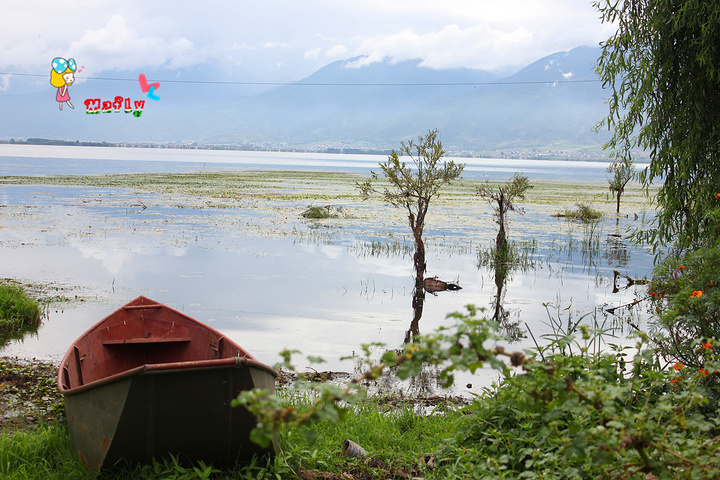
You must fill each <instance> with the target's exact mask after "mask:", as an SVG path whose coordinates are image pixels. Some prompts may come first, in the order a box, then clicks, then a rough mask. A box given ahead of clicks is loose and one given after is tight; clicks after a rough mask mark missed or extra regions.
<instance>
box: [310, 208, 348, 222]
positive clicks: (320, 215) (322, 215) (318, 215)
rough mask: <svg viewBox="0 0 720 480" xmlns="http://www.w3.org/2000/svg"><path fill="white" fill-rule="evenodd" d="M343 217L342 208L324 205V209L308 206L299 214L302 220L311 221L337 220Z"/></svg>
mask: <svg viewBox="0 0 720 480" xmlns="http://www.w3.org/2000/svg"><path fill="white" fill-rule="evenodd" d="M341 215H344V210H343V208H342V207H336V206H333V205H325V206H324V207H315V206H310V207H308V208H307V209H306V210H305V211H304V212H302V213H301V214H300V216H302V217H303V218H307V219H312V220H323V219H326V218H339V217H340V216H341Z"/></svg>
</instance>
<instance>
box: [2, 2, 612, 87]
mask: <svg viewBox="0 0 720 480" xmlns="http://www.w3.org/2000/svg"><path fill="white" fill-rule="evenodd" d="M6 3H7V5H5V7H4V8H3V11H2V14H1V15H0V72H13V73H26V74H28V73H30V74H45V73H48V72H46V70H47V71H49V68H50V62H51V60H52V58H54V57H57V56H62V57H66V58H70V57H73V58H75V59H76V60H77V63H78V67H84V68H83V72H81V73H82V76H85V75H87V76H97V75H112V74H113V72H114V73H115V74H119V73H123V72H125V73H132V74H136V73H137V72H140V71H144V70H147V71H151V70H153V69H162V70H168V69H183V68H189V67H192V68H193V71H194V72H198V71H199V72H202V69H203V68H207V71H208V72H209V71H210V70H211V69H216V70H217V71H222V72H223V73H224V74H226V75H231V76H232V78H234V79H235V80H237V81H261V82H287V81H293V80H298V79H300V78H303V77H305V76H307V75H309V74H310V73H312V72H313V71H315V70H317V69H318V68H320V67H322V66H323V65H326V64H328V63H330V62H332V61H335V60H339V59H346V58H350V57H354V56H357V55H367V58H366V59H365V61H366V62H373V61H379V60H383V59H391V60H404V59H409V58H420V59H422V60H423V65H425V66H427V67H430V68H445V67H470V68H481V69H486V70H493V71H496V72H500V71H502V72H503V73H507V72H508V71H509V70H512V69H513V68H517V67H520V66H523V65H526V64H527V63H530V62H532V61H534V60H537V59H539V58H540V57H542V56H545V55H549V54H551V53H554V52H557V51H562V50H568V49H571V48H573V47H576V46H581V45H597V44H598V43H599V42H600V41H602V40H604V39H606V38H607V37H608V36H609V35H610V33H611V26H609V25H603V24H601V22H600V20H599V14H598V13H597V11H596V10H595V9H594V8H593V6H592V3H591V0H262V1H261V0H254V1H244V0H203V1H199V0H195V1H187V2H184V1H159V0H156V1H137V0H62V1H46V0H18V1H12V2H6ZM198 80H200V79H198ZM7 81H8V77H7V76H0V88H2V87H3V82H4V83H5V85H7Z"/></svg>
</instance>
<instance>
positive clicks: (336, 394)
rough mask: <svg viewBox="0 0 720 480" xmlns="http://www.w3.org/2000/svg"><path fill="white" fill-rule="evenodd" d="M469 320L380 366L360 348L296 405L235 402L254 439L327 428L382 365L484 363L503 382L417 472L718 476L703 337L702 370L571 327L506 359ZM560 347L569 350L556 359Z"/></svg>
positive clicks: (718, 438)
mask: <svg viewBox="0 0 720 480" xmlns="http://www.w3.org/2000/svg"><path fill="white" fill-rule="evenodd" d="M476 313H477V312H476V311H475V309H473V308H469V310H468V314H466V315H461V314H454V315H452V317H453V318H455V319H456V320H457V324H456V325H455V326H454V327H447V328H441V329H439V330H438V331H437V332H435V333H432V334H428V335H423V336H419V337H417V338H416V341H415V343H413V344H409V345H407V346H406V347H405V349H404V350H403V351H399V352H398V351H388V352H386V353H385V354H384V355H383V357H382V363H380V364H377V363H373V362H372V361H371V360H369V356H368V354H369V352H370V350H371V349H370V346H366V347H365V348H366V356H367V358H368V360H367V365H368V369H367V371H366V372H365V373H364V374H363V375H362V376H360V377H359V378H357V379H355V380H354V381H352V382H350V383H349V384H348V386H347V387H346V388H345V389H342V388H340V387H337V386H326V387H323V390H322V391H321V392H319V393H318V394H317V395H316V396H315V397H314V399H313V401H312V402H310V403H309V404H307V405H305V406H303V407H299V406H288V405H287V404H285V403H283V402H282V401H280V400H279V399H278V398H277V397H270V396H268V395H267V394H260V395H258V394H257V392H255V393H252V392H246V393H243V394H242V395H241V396H240V398H239V401H238V403H241V404H244V405H246V406H247V407H248V408H249V409H250V410H251V411H253V413H255V414H256V415H257V416H258V418H259V424H258V432H260V433H261V434H260V435H258V438H262V437H265V438H269V436H271V435H272V434H273V433H274V432H275V430H282V429H284V428H286V427H288V426H290V427H293V429H294V430H297V429H305V428H308V427H309V426H310V427H311V426H312V425H314V424H316V423H317V422H319V421H328V420H329V421H331V422H332V423H336V422H339V421H340V420H341V419H342V418H343V416H344V412H347V409H348V408H349V407H350V406H351V405H353V404H354V403H356V401H357V399H358V398H361V394H362V390H361V389H360V388H359V386H358V385H359V382H360V381H361V380H363V379H373V378H378V377H379V376H380V375H382V374H383V372H384V371H385V369H387V368H389V367H393V368H396V370H395V373H396V374H397V375H398V376H399V377H400V378H407V377H409V376H411V375H416V374H417V373H418V372H419V371H420V369H421V368H422V367H423V365H426V364H432V365H437V366H439V367H440V369H441V373H440V377H441V378H442V379H443V380H444V381H445V384H446V385H449V384H452V383H453V381H454V374H455V372H457V371H461V370H468V371H471V372H473V371H475V370H477V369H478V368H480V367H482V366H483V365H490V366H493V367H495V368H498V369H500V370H501V371H502V372H503V373H504V376H505V379H504V380H503V381H502V382H501V384H500V385H499V386H498V387H497V389H495V390H488V391H487V392H486V393H485V395H483V396H480V397H477V398H476V399H475V400H474V401H473V402H472V404H471V405H470V406H469V407H467V408H466V409H465V410H464V411H465V413H466V415H465V416H464V420H463V421H462V423H461V424H460V425H459V428H457V429H456V430H455V431H454V432H448V434H447V436H446V437H445V438H444V439H436V442H437V444H438V445H439V447H438V448H437V449H436V451H435V452H434V454H433V458H434V461H433V462H432V463H433V464H434V465H435V469H434V470H432V471H428V472H425V473H426V475H425V476H426V477H428V478H429V477H430V476H432V477H435V478H513V479H514V478H545V479H555V478H557V479H561V478H562V479H573V478H577V479H586V478H587V479H590V478H623V479H638V480H640V479H643V480H647V479H648V478H652V479H665V478H667V479H670V478H693V479H695V478H697V479H708V480H709V479H712V478H718V476H719V475H720V435H719V432H720V430H719V428H720V420H718V415H717V414H718V411H717V409H718V406H717V403H716V402H712V403H709V402H708V398H711V399H713V398H715V393H714V391H715V389H716V388H717V385H718V373H720V356H718V354H716V353H715V350H714V349H713V345H715V342H716V341H715V340H707V341H706V342H705V343H704V344H703V345H705V348H704V350H705V351H706V354H705V363H704V364H703V367H702V369H694V368H689V367H684V366H682V365H681V364H679V363H676V364H673V363H670V364H668V363H667V362H664V361H663V360H662V356H661V355H660V352H659V351H657V350H654V349H651V348H649V347H648V337H647V335H645V334H642V333H641V334H638V341H637V345H636V348H635V350H634V351H631V350H632V349H631V348H629V347H621V346H612V350H611V351H610V352H609V353H600V352H595V353H593V352H591V348H593V346H594V345H597V339H596V338H593V332H592V331H591V330H590V329H589V328H587V327H581V328H579V329H578V330H579V332H581V333H582V337H581V338H580V339H574V338H572V337H570V336H559V337H558V338H556V339H555V340H554V342H553V343H552V344H551V345H550V347H548V348H547V349H543V351H535V352H534V356H527V355H526V354H524V353H521V352H512V353H511V352H506V351H505V348H504V347H502V346H501V345H499V344H498V342H499V341H500V338H499V337H498V336H497V334H496V331H497V324H496V323H495V322H488V321H486V320H483V319H477V318H475V317H476ZM570 343H572V344H573V345H574V348H573V350H575V351H576V352H579V353H578V354H576V355H565V354H562V353H561V352H562V351H563V350H564V349H565V347H566V346H567V345H568V344H570ZM718 345H720V343H718ZM700 348H702V346H700ZM286 358H287V359H288V360H289V354H288V355H287V357H286ZM503 358H505V359H506V360H502V359H503ZM507 359H509V361H508V360H507ZM508 363H509V364H508ZM715 372H718V373H715ZM306 387H307V385H306ZM263 432H264V433H263Z"/></svg>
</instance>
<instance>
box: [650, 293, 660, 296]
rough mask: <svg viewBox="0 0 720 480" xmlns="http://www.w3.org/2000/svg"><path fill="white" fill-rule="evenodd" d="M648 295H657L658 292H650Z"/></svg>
mask: <svg viewBox="0 0 720 480" xmlns="http://www.w3.org/2000/svg"><path fill="white" fill-rule="evenodd" d="M650 296H651V297H657V296H658V294H657V292H650Z"/></svg>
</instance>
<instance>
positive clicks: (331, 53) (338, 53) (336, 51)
mask: <svg viewBox="0 0 720 480" xmlns="http://www.w3.org/2000/svg"><path fill="white" fill-rule="evenodd" d="M348 51H349V49H348V48H347V47H346V46H345V45H334V46H332V47H330V48H328V50H327V52H325V56H326V57H327V58H342V57H344V56H345V55H347V53H348Z"/></svg>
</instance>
